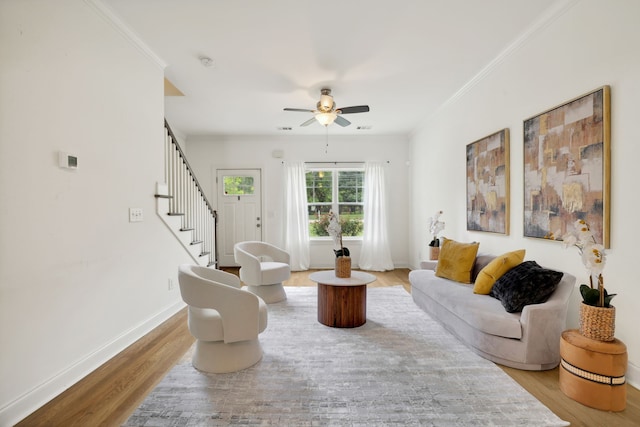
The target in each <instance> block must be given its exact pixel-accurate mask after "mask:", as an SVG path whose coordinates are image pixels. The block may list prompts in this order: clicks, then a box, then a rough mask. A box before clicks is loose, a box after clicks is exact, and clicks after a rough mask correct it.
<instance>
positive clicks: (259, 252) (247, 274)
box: [233, 241, 291, 304]
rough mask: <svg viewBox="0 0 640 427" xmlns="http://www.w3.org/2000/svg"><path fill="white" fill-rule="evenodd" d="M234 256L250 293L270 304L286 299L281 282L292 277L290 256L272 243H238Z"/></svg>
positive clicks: (241, 277) (234, 248)
mask: <svg viewBox="0 0 640 427" xmlns="http://www.w3.org/2000/svg"><path fill="white" fill-rule="evenodd" d="M233 255H234V258H235V260H236V262H237V263H238V264H239V265H240V280H242V281H243V282H244V284H245V285H247V290H248V291H249V292H252V293H254V294H256V295H258V296H259V297H260V298H262V299H263V300H264V301H265V302H266V303H267V304H270V303H274V302H279V301H284V300H285V299H287V294H286V293H285V291H284V287H283V286H282V282H283V281H284V280H287V279H288V278H289V277H290V276H291V269H290V267H289V253H288V252H286V251H283V250H282V249H280V248H278V247H277V246H274V245H272V244H270V243H266V242H257V241H249V242H239V243H236V244H235V245H234V247H233Z"/></svg>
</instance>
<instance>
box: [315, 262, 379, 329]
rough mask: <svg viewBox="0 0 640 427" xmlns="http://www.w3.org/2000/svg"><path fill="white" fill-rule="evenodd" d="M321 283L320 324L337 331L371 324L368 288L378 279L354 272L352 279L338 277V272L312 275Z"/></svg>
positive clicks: (323, 272) (319, 284)
mask: <svg viewBox="0 0 640 427" xmlns="http://www.w3.org/2000/svg"><path fill="white" fill-rule="evenodd" d="M309 279H311V280H313V281H314V282H317V283H318V322H320V323H322V324H323V325H326V326H331V327H334V328H356V327H358V326H362V325H364V324H365V323H366V322H367V284H368V283H371V282H373V281H375V280H376V276H374V275H373V274H369V273H364V272H362V271H352V272H351V277H346V278H341V277H336V274H335V271H333V270H324V271H317V272H315V273H311V274H310V275H309Z"/></svg>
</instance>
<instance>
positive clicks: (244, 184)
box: [222, 176, 255, 196]
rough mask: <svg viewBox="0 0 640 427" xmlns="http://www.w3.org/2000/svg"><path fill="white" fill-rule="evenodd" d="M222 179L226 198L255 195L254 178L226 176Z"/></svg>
mask: <svg viewBox="0 0 640 427" xmlns="http://www.w3.org/2000/svg"><path fill="white" fill-rule="evenodd" d="M222 179H223V183H224V194H225V196H239V195H243V194H255V187H254V185H253V177H252V176H225V177H223V178H222Z"/></svg>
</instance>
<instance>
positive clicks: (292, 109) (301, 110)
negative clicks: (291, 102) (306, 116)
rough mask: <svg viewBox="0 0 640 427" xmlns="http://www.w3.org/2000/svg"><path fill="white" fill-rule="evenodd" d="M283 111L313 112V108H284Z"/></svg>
mask: <svg viewBox="0 0 640 427" xmlns="http://www.w3.org/2000/svg"><path fill="white" fill-rule="evenodd" d="M284 111H300V112H301V113H313V111H314V110H305V109H304V108H285V109H284Z"/></svg>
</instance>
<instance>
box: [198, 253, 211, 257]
mask: <svg viewBox="0 0 640 427" xmlns="http://www.w3.org/2000/svg"><path fill="white" fill-rule="evenodd" d="M210 253H211V252H200V256H205V255H209V254H210Z"/></svg>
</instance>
